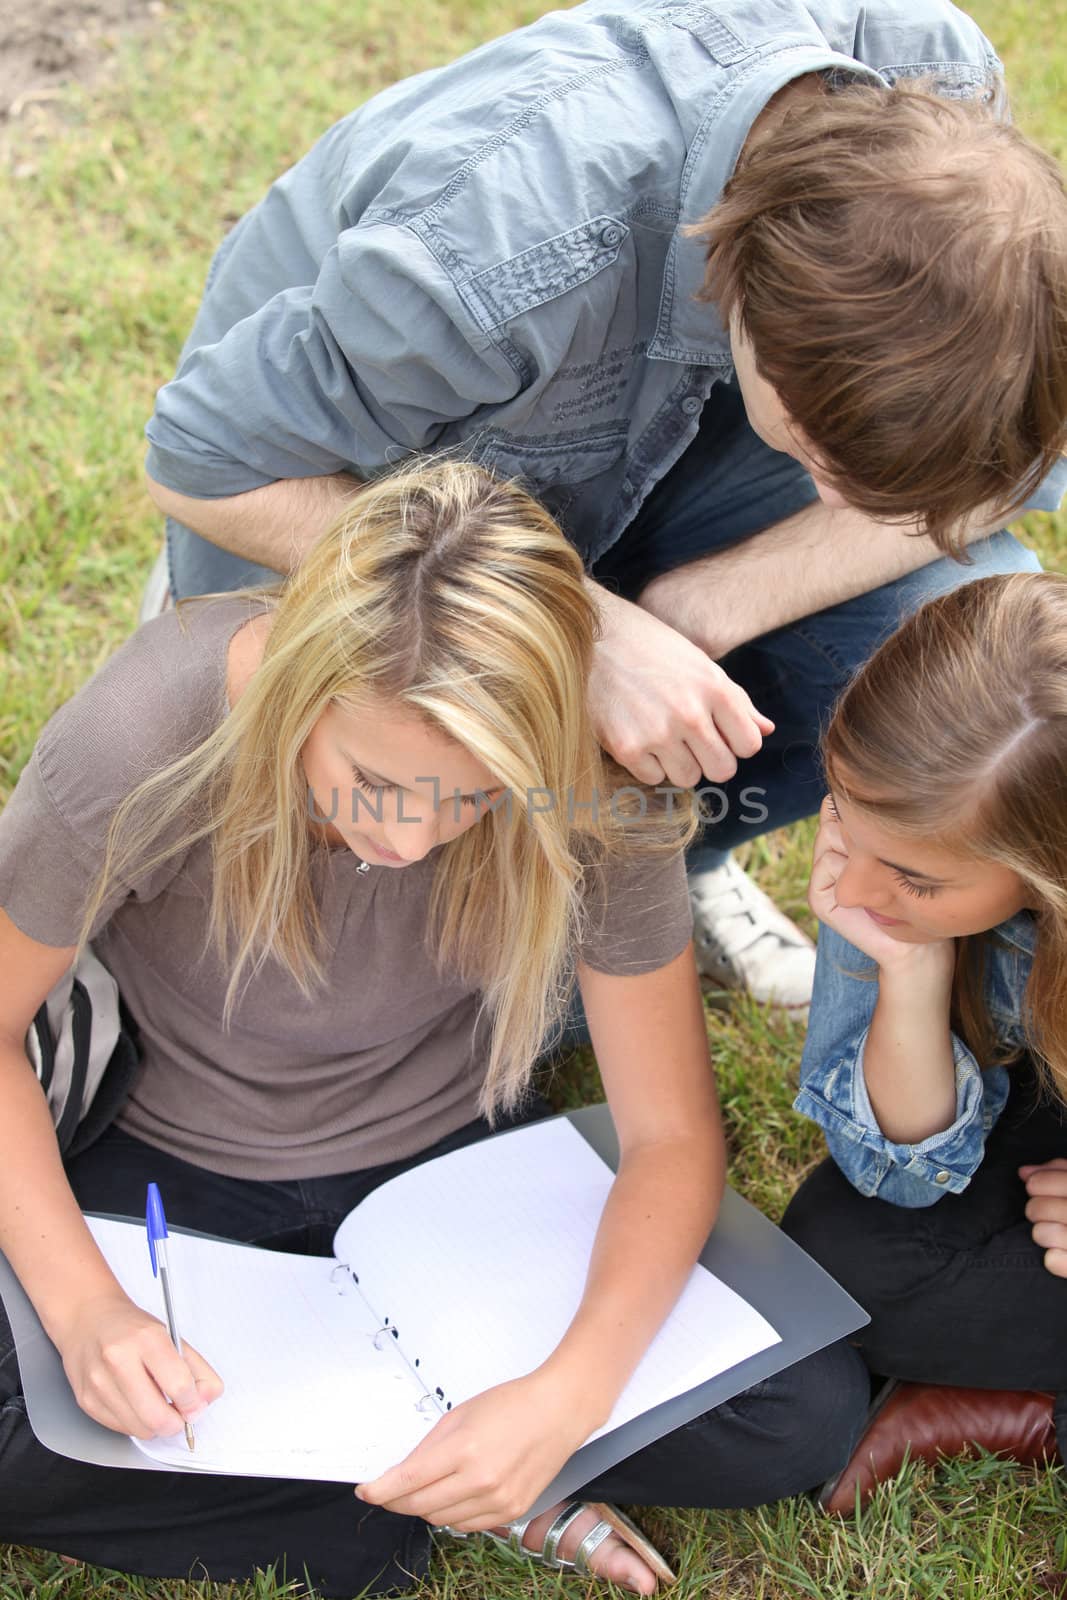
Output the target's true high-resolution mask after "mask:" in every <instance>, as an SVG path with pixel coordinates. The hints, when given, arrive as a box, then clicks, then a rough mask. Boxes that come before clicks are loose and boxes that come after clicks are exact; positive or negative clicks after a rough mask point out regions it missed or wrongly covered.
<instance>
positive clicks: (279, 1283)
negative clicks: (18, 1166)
mask: <svg viewBox="0 0 1067 1600" xmlns="http://www.w3.org/2000/svg"><path fill="white" fill-rule="evenodd" d="M88 1221H89V1226H90V1228H91V1229H92V1231H93V1234H94V1236H95V1238H96V1240H97V1243H98V1244H99V1245H100V1247H101V1249H102V1250H103V1252H104V1255H105V1256H106V1257H107V1260H108V1262H109V1263H110V1265H111V1268H112V1270H113V1271H114V1273H115V1275H116V1277H117V1278H118V1280H119V1282H120V1283H121V1284H122V1286H123V1288H124V1289H125V1290H126V1293H127V1294H128V1295H129V1296H130V1297H131V1299H133V1300H135V1301H136V1302H137V1304H138V1305H140V1306H143V1307H144V1308H145V1310H146V1311H149V1312H151V1314H152V1315H153V1316H156V1317H159V1318H161V1319H162V1318H163V1293H162V1290H161V1288H160V1286H159V1283H158V1281H157V1280H156V1279H154V1278H153V1276H152V1267H151V1263H150V1261H149V1257H148V1245H147V1242H146V1236H145V1230H144V1228H143V1226H137V1225H135V1224H133V1223H127V1222H111V1221H105V1220H101V1219H99V1218H95V1217H94V1218H89V1219H88ZM168 1254H169V1257H170V1264H171V1273H172V1288H173V1290H174V1293H175V1298H176V1302H177V1305H176V1313H177V1318H178V1327H179V1329H180V1331H181V1334H182V1337H183V1339H188V1341H189V1343H190V1344H192V1345H193V1346H195V1348H196V1349H197V1350H199V1351H200V1353H201V1355H202V1356H204V1358H205V1360H207V1361H210V1363H211V1365H212V1366H213V1367H214V1368H215V1370H216V1372H218V1374H219V1376H220V1377H221V1378H222V1379H223V1381H224V1383H225V1384H226V1392H225V1394H224V1395H223V1396H222V1397H221V1399H219V1400H216V1401H215V1403H214V1404H213V1405H211V1406H209V1408H208V1410H207V1411H206V1412H205V1413H204V1415H203V1416H202V1417H200V1418H198V1420H197V1422H196V1424H195V1427H196V1450H195V1452H193V1453H192V1454H191V1453H190V1451H189V1449H188V1447H187V1446H186V1443H185V1438H184V1435H181V1434H179V1435H178V1438H177V1440H176V1441H170V1440H164V1439H155V1440H151V1441H149V1442H148V1443H144V1442H143V1441H141V1440H135V1441H134V1442H135V1443H136V1444H138V1445H139V1447H140V1448H141V1449H143V1450H145V1452H146V1454H148V1455H151V1456H154V1457H155V1458H156V1459H157V1460H160V1461H165V1462H166V1463H167V1464H168V1465H169V1466H176V1467H181V1468H183V1469H186V1470H192V1471H197V1470H199V1471H203V1472H228V1473H239V1474H244V1475H249V1476H256V1477H259V1476H262V1477H285V1478H321V1479H326V1480H329V1479H336V1480H339V1481H341V1482H344V1483H358V1482H359V1481H360V1480H361V1479H369V1478H372V1477H377V1475H378V1474H379V1473H380V1472H383V1471H384V1470H385V1469H386V1467H388V1466H391V1465H392V1463H393V1462H394V1461H398V1460H400V1458H401V1457H402V1456H404V1455H406V1453H407V1452H408V1451H409V1450H411V1449H414V1447H415V1445H416V1444H417V1443H418V1441H419V1440H420V1439H421V1438H422V1437H423V1436H424V1435H425V1433H426V1432H427V1431H428V1430H429V1428H430V1427H431V1426H432V1425H433V1423H434V1422H435V1421H436V1420H437V1416H438V1414H439V1413H437V1412H436V1411H433V1412H431V1414H430V1415H429V1416H427V1415H425V1414H424V1413H422V1412H420V1411H418V1410H416V1402H417V1401H418V1400H419V1399H420V1398H421V1397H422V1395H423V1390H422V1388H421V1386H419V1385H417V1384H416V1382H415V1380H414V1379H413V1378H412V1376H411V1373H410V1370H409V1368H408V1367H407V1365H406V1363H405V1362H404V1360H403V1359H402V1358H401V1357H400V1356H399V1355H398V1353H397V1351H396V1348H395V1345H394V1342H393V1340H392V1339H391V1338H388V1337H386V1339H385V1341H384V1345H383V1348H382V1349H380V1350H378V1349H375V1347H374V1343H373V1339H374V1335H375V1334H376V1333H377V1330H378V1324H377V1321H376V1320H375V1318H374V1317H373V1315H372V1313H371V1311H370V1310H369V1308H368V1307H367V1305H366V1303H365V1302H364V1300H363V1298H362V1297H361V1295H360V1293H359V1290H358V1289H357V1288H356V1286H355V1285H354V1284H353V1283H352V1282H351V1279H348V1278H347V1277H346V1275H345V1274H341V1273H338V1274H335V1275H334V1276H333V1278H331V1274H333V1269H334V1266H335V1262H333V1261H331V1260H330V1259H329V1258H324V1257H320V1256H299V1255H286V1254H283V1253H282V1252H280V1251H274V1250H246V1249H242V1248H241V1247H240V1246H239V1245H232V1244H220V1243H217V1242H215V1241H214V1240H210V1239H196V1238H191V1237H189V1236H188V1235H187V1234H177V1233H173V1234H171V1235H170V1239H169V1241H168Z"/></svg>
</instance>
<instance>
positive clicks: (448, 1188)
mask: <svg viewBox="0 0 1067 1600" xmlns="http://www.w3.org/2000/svg"><path fill="white" fill-rule="evenodd" d="M612 1176H613V1175H612V1172H611V1169H610V1168H609V1167H608V1166H607V1165H606V1164H605V1162H603V1161H602V1160H601V1159H600V1157H599V1156H598V1155H597V1154H596V1152H595V1151H594V1150H593V1149H591V1147H590V1146H589V1145H588V1144H587V1143H586V1141H585V1140H584V1139H583V1138H582V1136H581V1134H580V1133H578V1131H577V1130H576V1129H575V1128H574V1127H573V1126H572V1125H571V1124H570V1123H569V1122H567V1121H566V1120H565V1119H563V1118H555V1119H552V1120H550V1121H547V1122H542V1123H537V1124H534V1125H533V1126H531V1127H527V1128H520V1129H516V1130H515V1131H514V1132H511V1133H505V1134H501V1135H500V1136H499V1137H498V1138H495V1139H486V1140H483V1141H482V1142H481V1143H479V1144H474V1145H469V1146H467V1148H466V1149H463V1150H457V1151H454V1152H452V1153H451V1154H450V1155H448V1156H447V1157H444V1158H441V1159H439V1160H437V1161H429V1162H426V1163H425V1164H424V1165H422V1166H420V1167H414V1168H412V1169H411V1170H410V1171H409V1172H405V1173H402V1174H401V1176H400V1177H398V1178H393V1179H391V1180H390V1181H389V1182H388V1183H386V1184H383V1185H382V1187H381V1188H380V1189H376V1190H375V1191H374V1192H373V1193H372V1194H371V1195H369V1196H368V1197H367V1198H366V1199H365V1200H363V1201H362V1202H361V1203H360V1205H359V1206H358V1207H357V1209H356V1210H355V1211H354V1212H352V1213H350V1214H349V1216H348V1217H346V1218H345V1221H344V1222H343V1223H342V1224H341V1227H340V1228H339V1229H338V1231H337V1234H336V1236H335V1239H334V1248H335V1252H336V1254H337V1257H338V1259H339V1260H342V1261H346V1262H348V1263H350V1265H351V1266H352V1267H353V1269H354V1270H355V1271H357V1272H358V1273H359V1276H360V1281H361V1283H362V1285H363V1288H364V1291H365V1292H366V1295H367V1298H368V1300H369V1301H370V1302H371V1303H372V1304H373V1305H374V1306H375V1307H376V1309H377V1310H378V1311H380V1312H382V1314H383V1315H384V1316H388V1317H389V1318H390V1319H391V1321H392V1322H394V1323H395V1324H396V1326H397V1328H398V1329H399V1333H400V1342H401V1345H402V1347H403V1349H404V1351H405V1353H406V1354H407V1356H408V1358H409V1360H411V1359H414V1358H415V1357H418V1358H419V1361H420V1368H419V1370H420V1375H421V1376H422V1377H423V1378H424V1379H425V1381H426V1382H427V1384H428V1385H429V1386H430V1387H431V1388H435V1387H438V1386H439V1387H440V1388H441V1389H442V1390H443V1391H444V1395H445V1398H446V1400H448V1401H451V1402H452V1403H453V1404H454V1405H455V1404H458V1403H459V1402H460V1401H461V1400H465V1399H467V1398H469V1397H470V1396H471V1395H474V1394H478V1393H480V1392H481V1391H482V1390H483V1389H488V1388H490V1387H491V1386H492V1385H493V1384H496V1383H502V1382H505V1381H506V1380H507V1379H509V1378H515V1377H519V1376H521V1375H522V1374H523V1373H525V1372H529V1371H530V1370H531V1369H532V1368H534V1367H536V1366H538V1365H539V1364H540V1363H541V1362H542V1361H543V1360H544V1359H545V1358H546V1357H547V1356H548V1355H549V1354H550V1353H551V1351H552V1350H553V1349H554V1348H555V1346H556V1345H557V1344H558V1343H559V1341H560V1339H561V1338H562V1337H563V1334H564V1333H565V1331H566V1329H567V1326H568V1324H569V1323H570V1321H571V1319H572V1317H573V1316H574V1313H575V1311H576V1310H577V1308H578V1303H579V1301H580V1299H581V1295H582V1290H583V1287H584V1283H585V1276H586V1271H587V1269H588V1264H589V1257H590V1253H591V1250H592V1245H593V1238H594V1235H595V1233H596V1228H597V1224H598V1222H599V1220H600V1214H601V1212H602V1210H603V1208H604V1202H605V1200H606V1198H607V1194H608V1190H609V1188H610V1187H611V1183H612ZM777 1343H779V1336H778V1334H777V1333H776V1332H775V1330H774V1328H772V1327H771V1325H770V1323H769V1322H767V1321H765V1320H764V1318H763V1317H762V1316H761V1315H760V1314H759V1312H758V1311H756V1310H755V1309H754V1308H753V1307H752V1306H750V1305H749V1304H748V1303H747V1301H745V1300H742V1299H741V1297H740V1296H739V1295H737V1294H735V1293H734V1291H733V1290H732V1289H730V1288H728V1287H727V1286H726V1284H724V1283H722V1282H721V1281H720V1280H719V1279H718V1278H715V1277H713V1276H712V1274H711V1273H710V1272H708V1271H706V1270H705V1268H704V1267H699V1266H698V1267H696V1268H694V1270H693V1272H692V1274H691V1275H690V1278H689V1281H688V1282H687V1284H686V1286H685V1289H684V1290H683V1292H682V1295H681V1297H680V1299H679V1301H678V1304H677V1305H676V1307H675V1309H674V1311H673V1312H672V1314H671V1316H670V1317H669V1319H668V1321H667V1322H666V1324H665V1325H664V1327H663V1328H662V1329H661V1331H660V1333H659V1334H658V1335H657V1337H656V1339H655V1340H654V1341H653V1343H652V1345H651V1346H650V1347H649V1350H648V1351H647V1353H646V1355H645V1357H644V1359H643V1361H642V1362H641V1363H640V1365H639V1367H638V1368H637V1370H636V1371H635V1373H634V1375H633V1377H632V1378H631V1380H630V1382H629V1384H628V1385H627V1386H626V1388H625V1390H624V1391H623V1393H622V1395H621V1396H620V1399H619V1401H618V1403H617V1405H616V1406H615V1409H614V1411H613V1412H612V1414H611V1417H610V1418H609V1420H608V1422H607V1424H606V1425H605V1427H604V1428H603V1429H601V1430H600V1432H604V1433H606V1432H608V1431H610V1430H611V1429H612V1428H617V1427H619V1426H620V1425H621V1424H622V1423H623V1422H626V1421H628V1420H629V1419H630V1418H632V1417H635V1416H638V1415H639V1414H640V1413H641V1412H643V1411H647V1410H648V1409H649V1408H650V1407H652V1406H654V1405H658V1404H660V1402H662V1401H664V1400H668V1399H670V1398H671V1397H672V1396H674V1395H678V1394H684V1393H685V1391H686V1390H688V1389H692V1388H694V1387H695V1386H696V1385H697V1384H699V1383H704V1382H707V1381H708V1380H709V1379H711V1378H713V1377H716V1376H717V1375H718V1374H719V1373H720V1372H725V1371H726V1370H727V1369H728V1368H729V1367H732V1366H735V1365H736V1364H737V1363H738V1362H739V1361H743V1360H744V1359H745V1358H746V1357H748V1356H752V1355H755V1354H757V1352H759V1351H761V1350H766V1349H768V1348H769V1347H770V1346H771V1345H773V1344H777ZM598 1436H599V1435H593V1436H592V1437H598Z"/></svg>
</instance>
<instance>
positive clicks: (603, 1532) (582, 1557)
mask: <svg viewBox="0 0 1067 1600" xmlns="http://www.w3.org/2000/svg"><path fill="white" fill-rule="evenodd" d="M614 1532H615V1529H614V1528H613V1527H612V1526H611V1523H610V1522H604V1521H603V1520H601V1521H600V1522H594V1524H593V1526H592V1527H591V1528H590V1530H589V1532H588V1533H587V1534H586V1536H585V1538H584V1539H583V1540H582V1542H581V1544H580V1545H579V1546H578V1548H577V1550H576V1551H575V1552H574V1565H575V1566H576V1567H577V1569H578V1571H579V1572H587V1573H589V1575H590V1576H591V1577H595V1576H596V1574H595V1573H594V1572H593V1569H592V1567H591V1566H590V1565H589V1562H590V1559H591V1558H592V1557H593V1556H595V1555H596V1553H597V1551H598V1550H599V1549H600V1546H601V1545H602V1544H603V1543H604V1540H605V1539H610V1538H611V1536H612V1534H613V1533H614Z"/></svg>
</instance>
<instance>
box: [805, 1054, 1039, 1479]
mask: <svg viewBox="0 0 1067 1600" xmlns="http://www.w3.org/2000/svg"><path fill="white" fill-rule="evenodd" d="M1011 1076H1012V1088H1011V1094H1010V1096H1009V1099H1008V1104H1007V1106H1006V1107H1005V1109H1004V1111H1003V1112H1002V1114H1001V1116H1000V1119H999V1121H998V1122H997V1124H996V1126H995V1127H994V1128H993V1131H992V1133H991V1134H990V1136H989V1140H988V1142H987V1145H986V1154H985V1159H984V1160H983V1162H982V1165H981V1166H980V1167H979V1169H978V1171H977V1173H976V1174H975V1176H974V1177H973V1178H972V1180H971V1182H970V1184H969V1185H968V1187H967V1188H966V1189H965V1190H964V1191H963V1193H962V1194H958V1195H953V1194H947V1195H945V1196H944V1198H943V1199H941V1200H938V1201H937V1203H936V1204H935V1205H932V1206H929V1207H926V1208H923V1209H918V1210H908V1209H906V1208H905V1207H903V1206H892V1205H887V1204H886V1203H885V1201H883V1200H867V1199H864V1197H863V1196H862V1195H860V1194H858V1193H857V1191H856V1190H855V1189H853V1187H852V1186H851V1184H849V1183H848V1182H846V1180H845V1179H844V1178H843V1177H842V1176H841V1173H840V1172H839V1171H838V1169H837V1167H836V1166H835V1165H834V1163H833V1162H832V1161H825V1162H823V1164H822V1166H820V1167H818V1168H817V1169H816V1171H815V1172H814V1173H812V1175H811V1177H810V1178H809V1179H808V1180H807V1182H806V1183H804V1184H803V1185H802V1186H801V1188H800V1189H799V1190H798V1191H797V1193H796V1195H795V1196H794V1197H793V1200H792V1201H791V1203H790V1205H789V1208H788V1210H787V1211H786V1214H785V1217H784V1218H783V1221H782V1226H783V1228H784V1229H785V1231H786V1232H787V1233H789V1234H791V1235H792V1237H793V1238H794V1239H796V1240H797V1242H798V1243H799V1244H801V1245H802V1246H803V1247H804V1249H805V1250H807V1251H808V1253H809V1254H810V1255H813V1256H814V1257H815V1259H816V1260H817V1261H819V1262H821V1263H822V1265H823V1266H824V1267H825V1268H826V1270H827V1271H828V1272H830V1273H831V1274H832V1275H833V1276H834V1277H835V1278H836V1279H837V1280H838V1282H839V1283H841V1284H843V1285H844V1287H845V1288H846V1289H848V1291H849V1292H850V1293H851V1294H852V1295H854V1296H855V1298H856V1299H857V1300H858V1301H859V1302H860V1304H861V1305H862V1306H864V1307H865V1308H866V1310H867V1311H869V1312H870V1314H871V1322H870V1326H869V1327H866V1328H863V1329H861V1330H860V1332H859V1334H858V1335H857V1336H856V1342H857V1343H858V1345H859V1348H860V1349H861V1351H862V1353H863V1355H864V1357H865V1358H866V1360H867V1362H868V1364H869V1366H870V1367H871V1369H872V1370H873V1371H874V1372H877V1373H882V1374H884V1375H885V1376H886V1377H894V1378H907V1379H910V1380H912V1381H915V1382H919V1383H947V1384H958V1385H961V1386H963V1387H969V1388H977V1389H1048V1390H1051V1391H1052V1392H1053V1393H1054V1394H1056V1395H1057V1396H1058V1397H1059V1398H1058V1403H1057V1408H1056V1429H1057V1437H1058V1440H1059V1446H1060V1453H1061V1454H1062V1456H1063V1458H1064V1460H1067V1278H1058V1277H1054V1276H1053V1275H1052V1273H1050V1272H1048V1271H1046V1269H1045V1266H1044V1261H1043V1252H1042V1251H1041V1250H1040V1249H1039V1247H1038V1246H1037V1245H1035V1244H1034V1242H1033V1239H1032V1238H1031V1235H1030V1227H1031V1224H1030V1223H1029V1222H1028V1221H1027V1219H1026V1216H1025V1213H1024V1207H1025V1204H1026V1199H1027V1195H1026V1190H1025V1189H1024V1187H1023V1184H1022V1180H1021V1179H1020V1178H1019V1176H1018V1171H1017V1169H1018V1168H1019V1167H1020V1166H1025V1165H1026V1164H1028V1163H1031V1162H1043V1161H1050V1160H1052V1159H1054V1158H1055V1157H1056V1156H1067V1110H1065V1108H1064V1107H1063V1106H1062V1105H1061V1104H1060V1103H1059V1102H1056V1101H1054V1100H1052V1098H1051V1097H1050V1096H1049V1095H1048V1094H1047V1093H1043V1092H1042V1090H1041V1087H1040V1085H1039V1081H1038V1078H1037V1075H1036V1073H1035V1072H1034V1069H1033V1067H1032V1065H1030V1063H1029V1062H1023V1063H1020V1065H1019V1066H1018V1067H1013V1068H1012V1069H1011Z"/></svg>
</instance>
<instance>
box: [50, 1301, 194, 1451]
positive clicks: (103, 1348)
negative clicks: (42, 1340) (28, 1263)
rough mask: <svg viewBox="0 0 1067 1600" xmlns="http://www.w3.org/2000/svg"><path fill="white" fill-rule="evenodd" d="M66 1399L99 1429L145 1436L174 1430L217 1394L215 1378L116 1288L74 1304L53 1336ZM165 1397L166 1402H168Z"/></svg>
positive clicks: (191, 1352)
mask: <svg viewBox="0 0 1067 1600" xmlns="http://www.w3.org/2000/svg"><path fill="white" fill-rule="evenodd" d="M56 1344H57V1346H58V1348H59V1353H60V1355H61V1356H62V1357H63V1366H64V1369H65V1371H66V1374H67V1377H68V1379H69V1380H70V1385H71V1388H72V1389H73V1390H74V1397H75V1399H76V1400H77V1402H78V1404H79V1405H80V1406H81V1408H82V1410H83V1411H84V1412H86V1413H87V1414H88V1415H89V1416H90V1417H92V1418H93V1419H94V1421H96V1422H100V1423H103V1425H104V1427H105V1428H113V1429H114V1430H115V1432H116V1433H127V1434H132V1435H133V1436H134V1437H135V1438H137V1439H151V1438H154V1437H155V1436H157V1435H161V1436H169V1435H171V1434H179V1433H181V1432H182V1430H183V1427H184V1423H185V1421H186V1420H188V1421H193V1420H194V1419H195V1418H196V1417H197V1416H199V1415H200V1414H201V1412H203V1411H205V1410H206V1409H207V1407H208V1406H209V1405H210V1403H211V1402H212V1400H217V1399H218V1397H219V1395H220V1394H221V1393H222V1380H221V1378H220V1377H219V1376H218V1374H217V1373H216V1372H215V1371H213V1369H212V1368H211V1367H209V1366H208V1364H207V1362H206V1361H205V1360H204V1358H203V1356H201V1355H199V1354H198V1353H197V1352H196V1351H195V1350H194V1349H192V1348H191V1346H189V1345H186V1346H185V1348H184V1355H182V1356H180V1355H179V1354H178V1352H177V1350H175V1348H174V1345H173V1343H172V1342H171V1338H170V1334H169V1333H168V1332H167V1329H166V1327H165V1326H164V1325H163V1323H162V1322H160V1321H159V1320H158V1319H157V1318H156V1317H152V1316H149V1314H148V1312H147V1311H142V1310H141V1308H140V1306H136V1305H134V1303H133V1301H132V1300H130V1299H129V1298H128V1297H127V1296H126V1295H125V1294H123V1293H122V1292H121V1291H117V1292H116V1293H115V1294H114V1295H109V1296H106V1297H101V1298H98V1299H95V1300H92V1301H89V1302H88V1303H83V1304H81V1305H79V1306H78V1307H77V1308H76V1310H75V1311H74V1313H73V1315H72V1316H71V1318H70V1319H69V1321H68V1323H67V1325H66V1327H65V1328H64V1329H63V1330H62V1331H61V1333H60V1334H59V1336H58V1337H57V1339H56ZM168 1397H169V1399H168Z"/></svg>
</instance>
